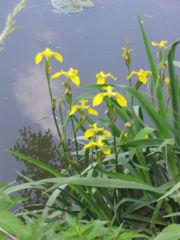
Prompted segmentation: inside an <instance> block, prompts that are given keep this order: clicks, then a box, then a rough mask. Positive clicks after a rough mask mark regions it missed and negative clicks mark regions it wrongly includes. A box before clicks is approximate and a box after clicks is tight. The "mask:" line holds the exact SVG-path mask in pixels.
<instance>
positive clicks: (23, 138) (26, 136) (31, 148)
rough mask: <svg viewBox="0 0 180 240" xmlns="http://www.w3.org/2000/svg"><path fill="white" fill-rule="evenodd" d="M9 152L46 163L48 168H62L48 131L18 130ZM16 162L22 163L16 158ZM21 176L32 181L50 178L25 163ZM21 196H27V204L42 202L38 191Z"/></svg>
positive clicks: (55, 146)
mask: <svg viewBox="0 0 180 240" xmlns="http://www.w3.org/2000/svg"><path fill="white" fill-rule="evenodd" d="M11 150H13V151H18V152H20V153H23V154H24V155H26V156H29V157H31V158H33V159H35V160H38V161H41V162H43V163H46V164H47V165H48V166H50V167H53V168H56V169H59V170H60V169H61V168H62V164H63V163H62V159H61V157H60V155H59V153H58V144H57V143H56V142H55V140H54V138H53V135H52V133H51V131H50V130H47V131H44V132H41V131H40V132H38V133H35V132H33V130H32V129H31V127H24V128H22V129H20V130H19V138H18V140H17V142H16V143H15V145H14V146H13V148H12V149H11ZM16 160H17V161H22V160H20V159H18V158H16ZM21 174H22V175H24V176H25V177H27V178H30V179H33V180H39V179H42V178H47V177H52V175H49V174H48V173H47V172H45V171H43V170H41V169H40V168H38V167H35V166H33V165H32V164H29V163H27V162H24V164H23V168H22V170H21ZM17 181H18V182H22V181H23V178H22V177H21V176H18V177H17ZM23 194H24V196H29V198H28V202H27V204H32V203H39V202H42V199H40V198H41V197H42V196H41V194H40V192H39V191H38V190H32V189H28V190H25V192H24V193H23Z"/></svg>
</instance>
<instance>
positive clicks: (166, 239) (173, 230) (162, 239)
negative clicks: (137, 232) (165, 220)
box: [154, 224, 180, 240]
mask: <svg viewBox="0 0 180 240" xmlns="http://www.w3.org/2000/svg"><path fill="white" fill-rule="evenodd" d="M179 236H180V225H179V224H171V225H169V226H168V227H166V228H165V229H163V231H162V232H161V233H160V234H158V236H157V237H155V238H154V240H172V239H173V240H179Z"/></svg>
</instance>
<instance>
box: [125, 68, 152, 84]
mask: <svg viewBox="0 0 180 240" xmlns="http://www.w3.org/2000/svg"><path fill="white" fill-rule="evenodd" d="M133 76H134V77H137V78H138V80H139V81H140V82H142V83H143V84H146V83H147V80H148V77H150V76H151V72H150V71H145V70H143V69H140V70H139V72H136V71H132V72H131V73H130V74H129V75H128V77H127V79H128V80H129V79H131V78H132V77H133Z"/></svg>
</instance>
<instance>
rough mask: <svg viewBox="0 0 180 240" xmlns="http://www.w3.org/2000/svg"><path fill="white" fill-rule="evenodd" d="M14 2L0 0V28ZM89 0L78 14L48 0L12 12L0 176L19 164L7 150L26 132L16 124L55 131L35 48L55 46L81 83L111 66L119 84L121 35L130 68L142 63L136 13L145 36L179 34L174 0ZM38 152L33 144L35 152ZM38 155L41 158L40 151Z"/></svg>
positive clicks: (4, 56)
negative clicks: (13, 24)
mask: <svg viewBox="0 0 180 240" xmlns="http://www.w3.org/2000/svg"><path fill="white" fill-rule="evenodd" d="M17 2H18V1H16V0H11V1H10V0H9V1H7V0H1V1H0V3H1V8H0V27H2V26H3V22H4V20H5V17H6V15H7V14H8V13H9V12H10V11H11V9H12V8H13V6H14V5H15V4H16V3H17ZM94 3H95V6H94V7H93V8H89V9H86V10H85V11H83V12H81V13H76V14H69V15H59V14H57V13H55V12H54V11H53V8H52V6H51V4H50V0H28V4H27V7H26V8H25V9H24V10H23V11H22V12H21V13H20V15H19V16H18V17H17V25H18V26H19V30H18V31H16V32H15V33H13V34H11V36H10V37H9V38H8V40H7V41H6V44H5V49H4V51H3V52H1V54H0V73H1V87H0V113H1V115H0V181H1V180H3V181H5V180H13V179H15V177H16V175H17V171H20V170H21V168H22V167H23V164H20V162H17V161H16V160H15V159H14V158H13V157H11V156H10V155H9V154H8V149H9V148H11V147H13V146H14V145H15V144H17V141H18V138H20V139H21V140H19V141H22V139H24V138H27V137H28V136H29V133H27V132H26V135H27V136H26V137H25V136H24V135H23V136H24V138H23V137H22V135H21V134H20V133H19V129H23V128H24V127H27V126H29V125H30V126H31V128H32V129H31V131H32V133H33V132H36V133H37V132H38V131H42V132H44V131H46V130H47V129H48V128H50V129H51V130H52V132H53V134H54V135H55V131H54V130H53V121H52V118H51V116H50V115H51V112H50V105H49V95H48V90H47V85H46V82H45V79H44V73H43V69H42V67H41V66H35V65H34V56H35V54H36V52H37V51H40V50H42V49H44V48H45V47H50V48H52V49H54V50H59V51H61V53H62V54H63V55H64V59H65V61H64V63H63V64H62V67H69V66H73V67H75V68H78V69H79V72H80V76H81V81H82V83H85V84H90V83H93V82H94V81H95V74H96V72H98V71H100V70H104V71H105V72H109V71H111V72H112V73H113V74H114V75H116V76H118V77H119V79H120V81H121V83H124V82H125V81H126V80H125V75H126V68H125V67H124V64H123V61H122V60H121V57H120V49H121V47H122V46H123V45H124V41H125V39H126V37H129V38H130V40H131V48H133V49H134V50H133V66H134V68H135V69H139V68H141V67H145V68H146V67H147V66H148V65H147V60H146V58H145V52H144V48H143V44H142V41H141V37H140V33H139V29H138V24H137V17H136V16H137V13H138V12H139V14H140V15H141V17H142V19H143V21H144V23H145V28H146V32H147V33H148V35H149V37H150V39H151V40H155V41H159V40H161V39H167V40H169V41H173V40H175V39H177V38H179V37H180V27H179V22H180V15H179V10H180V1H179V0H151V1H147V0H94ZM54 91H55V93H58V94H59V93H60V92H61V91H62V88H61V86H60V85H56V86H55V89H54ZM22 132H23V130H21V133H22ZM23 134H25V133H23ZM36 137H37V138H38V135H36ZM30 139H31V138H30ZM36 140H37V139H36ZM43 141H44V140H43ZM43 141H42V142H43ZM46 141H47V142H48V141H49V140H47V139H46ZM32 142H33V141H30V140H29V142H28V144H29V145H28V146H32V145H33V146H32V150H33V149H34V148H36V143H37V141H35V140H34V142H33V143H32ZM47 142H46V143H47ZM46 149H47V145H46V144H45V143H44V144H43V143H41V144H39V145H38V151H39V152H41V153H42V152H44V151H45V150H46ZM38 151H37V148H36V151H35V152H36V154H37V155H38ZM40 156H42V157H43V156H44V157H43V158H44V159H45V158H46V154H44V155H40ZM53 156H54V155H52V156H49V157H50V158H53ZM37 158H38V156H37ZM46 160H47V159H45V161H46Z"/></svg>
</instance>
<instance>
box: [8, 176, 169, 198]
mask: <svg viewBox="0 0 180 240" xmlns="http://www.w3.org/2000/svg"><path fill="white" fill-rule="evenodd" d="M46 183H56V184H57V185H59V186H61V185H64V184H68V185H78V186H89V187H97V188H119V189H136V190H138V189H139V190H145V191H150V192H154V193H157V194H164V192H163V191H161V190H160V189H159V188H154V187H152V186H150V185H147V184H142V183H137V182H132V181H125V180H119V179H109V178H100V177H77V176H72V177H62V178H48V179H43V180H39V181H36V182H30V183H24V184H20V185H17V186H12V187H9V188H8V189H6V190H5V191H4V192H5V193H7V194H10V193H13V192H16V191H19V190H23V189H26V188H32V187H37V186H41V185H43V184H46Z"/></svg>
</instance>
